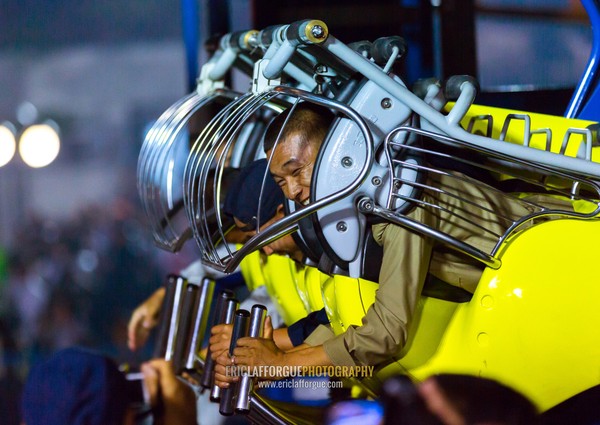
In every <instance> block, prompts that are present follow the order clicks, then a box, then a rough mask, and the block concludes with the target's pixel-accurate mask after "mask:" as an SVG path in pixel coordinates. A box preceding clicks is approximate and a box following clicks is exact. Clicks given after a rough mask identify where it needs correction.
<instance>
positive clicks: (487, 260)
mask: <svg viewBox="0 0 600 425" xmlns="http://www.w3.org/2000/svg"><path fill="white" fill-rule="evenodd" d="M371 204H372V205H373V208H372V210H371V211H369V212H370V213H371V214H374V215H376V216H377V217H381V218H383V219H385V220H387V221H389V222H391V223H394V224H398V225H400V226H402V227H407V228H409V229H412V230H414V231H416V232H419V233H422V234H424V235H426V236H429V237H430V238H432V239H435V240H436V241H438V242H442V243H444V244H446V245H450V246H452V247H454V248H456V249H458V250H459V251H460V252H462V253H464V254H466V255H468V256H469V257H472V258H474V259H475V260H477V261H480V262H482V263H483V264H485V265H486V266H488V267H490V268H492V269H499V268H500V266H501V265H502V262H501V261H500V260H499V259H497V258H494V257H493V256H491V255H490V254H486V253H485V252H483V251H481V250H480V249H477V248H475V247H474V246H472V245H469V244H467V243H465V242H463V241H460V240H458V239H456V238H453V237H452V236H450V235H448V234H446V233H443V232H440V231H439V230H436V229H433V228H431V227H429V226H427V225H425V224H423V223H419V222H418V221H416V220H413V219H411V218H409V217H406V216H404V215H395V214H394V213H392V212H391V211H389V210H387V209H384V208H381V207H379V206H377V205H375V204H373V203H372V202H371ZM363 212H368V211H367V210H363Z"/></svg>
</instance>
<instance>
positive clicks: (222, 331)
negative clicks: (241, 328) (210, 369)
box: [208, 325, 233, 360]
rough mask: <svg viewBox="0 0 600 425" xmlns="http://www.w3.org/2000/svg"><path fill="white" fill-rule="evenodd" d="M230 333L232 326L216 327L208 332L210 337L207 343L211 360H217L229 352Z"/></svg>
mask: <svg viewBox="0 0 600 425" xmlns="http://www.w3.org/2000/svg"><path fill="white" fill-rule="evenodd" d="M232 331H233V325H216V326H213V327H212V329H211V330H210V333H211V336H210V339H209V340H208V343H209V349H210V354H211V357H212V359H213V360H217V358H218V357H219V356H221V355H222V354H223V352H227V351H229V345H230V344H231V333H232Z"/></svg>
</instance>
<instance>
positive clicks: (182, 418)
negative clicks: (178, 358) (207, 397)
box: [141, 359, 196, 425]
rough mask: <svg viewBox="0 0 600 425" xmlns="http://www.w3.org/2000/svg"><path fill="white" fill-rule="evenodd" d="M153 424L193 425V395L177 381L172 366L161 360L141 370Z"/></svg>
mask: <svg viewBox="0 0 600 425" xmlns="http://www.w3.org/2000/svg"><path fill="white" fill-rule="evenodd" d="M141 370H142V373H143V374H144V385H145V386H146V389H147V390H148V395H149V397H150V405H151V406H152V409H153V412H154V420H155V423H156V424H158V425H170V424H179V425H196V395H195V394H194V391H193V390H192V389H191V387H189V386H188V385H186V384H184V383H183V382H182V381H180V380H179V379H177V376H175V372H174V370H173V365H172V364H171V363H170V362H167V361H166V360H163V359H155V360H151V361H149V362H147V363H144V364H142V366H141Z"/></svg>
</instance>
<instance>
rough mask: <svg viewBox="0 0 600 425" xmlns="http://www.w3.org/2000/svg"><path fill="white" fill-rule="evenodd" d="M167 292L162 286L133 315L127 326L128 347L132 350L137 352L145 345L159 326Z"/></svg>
mask: <svg viewBox="0 0 600 425" xmlns="http://www.w3.org/2000/svg"><path fill="white" fill-rule="evenodd" d="M165 292H166V290H165V287H164V286H161V287H160V288H158V289H157V290H156V291H154V293H153V294H152V295H150V296H149V297H148V298H147V299H146V300H145V301H144V302H143V303H142V304H140V305H139V306H138V307H137V308H136V309H135V310H134V311H133V313H132V314H131V319H129V324H128V325H127V345H128V346H129V349H130V350H132V351H134V350H137V349H138V348H140V347H141V346H142V345H144V344H145V343H146V341H147V340H148V336H149V335H150V331H151V330H152V329H153V328H154V327H155V326H156V325H157V324H158V320H159V318H160V310H161V309H162V304H163V300H164V299H165Z"/></svg>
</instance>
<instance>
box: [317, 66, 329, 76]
mask: <svg viewBox="0 0 600 425" xmlns="http://www.w3.org/2000/svg"><path fill="white" fill-rule="evenodd" d="M315 72H316V73H317V74H325V73H326V72H327V67H326V66H325V65H323V64H318V65H317V66H316V68H315Z"/></svg>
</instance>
